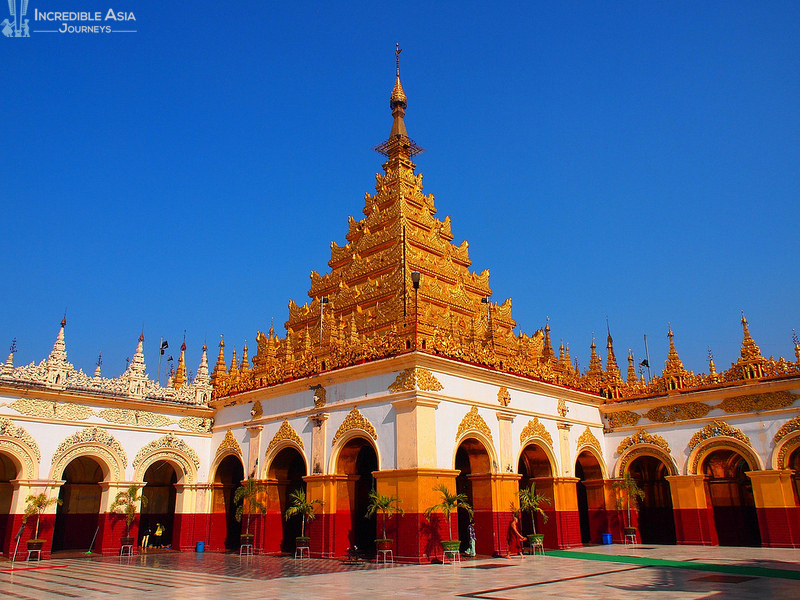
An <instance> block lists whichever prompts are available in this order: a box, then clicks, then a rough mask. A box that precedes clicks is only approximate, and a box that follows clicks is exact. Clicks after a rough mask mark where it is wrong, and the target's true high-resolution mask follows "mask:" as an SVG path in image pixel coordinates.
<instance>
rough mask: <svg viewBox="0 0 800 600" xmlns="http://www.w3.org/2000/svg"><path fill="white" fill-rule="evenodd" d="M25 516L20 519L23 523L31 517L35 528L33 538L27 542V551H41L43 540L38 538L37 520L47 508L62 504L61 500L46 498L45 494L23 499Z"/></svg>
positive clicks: (32, 495)
mask: <svg viewBox="0 0 800 600" xmlns="http://www.w3.org/2000/svg"><path fill="white" fill-rule="evenodd" d="M25 502H26V503H27V504H26V505H25V516H24V517H23V518H22V522H23V523H27V522H28V519H30V518H31V517H36V527H35V528H34V533H33V537H32V538H31V539H29V540H28V550H41V549H42V546H44V542H45V540H43V539H41V538H40V537H39V520H40V519H41V517H42V514H44V511H45V510H47V507H48V506H51V505H53V504H59V505H61V504H63V501H62V500H61V498H48V497H47V494H45V493H44V492H41V493H39V494H30V495H29V496H28V497H27V498H25Z"/></svg>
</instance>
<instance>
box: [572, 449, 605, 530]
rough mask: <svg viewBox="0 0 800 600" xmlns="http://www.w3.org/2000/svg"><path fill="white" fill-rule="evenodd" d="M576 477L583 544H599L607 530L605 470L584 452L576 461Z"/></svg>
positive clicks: (592, 456)
mask: <svg viewBox="0 0 800 600" xmlns="http://www.w3.org/2000/svg"><path fill="white" fill-rule="evenodd" d="M575 477H577V478H578V479H579V480H580V481H578V483H577V484H576V491H577V494H578V517H579V519H580V526H581V542H582V543H584V544H592V543H594V544H599V543H600V541H601V534H602V533H603V532H604V531H605V529H606V514H605V511H606V504H605V494H604V489H603V469H602V467H601V466H600V461H598V460H597V457H596V456H595V455H594V454H592V453H591V452H589V451H588V450H584V451H583V452H581V453H580V454H578V458H577V460H576V461H575Z"/></svg>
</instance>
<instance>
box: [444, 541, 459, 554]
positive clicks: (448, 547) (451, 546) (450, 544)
mask: <svg viewBox="0 0 800 600" xmlns="http://www.w3.org/2000/svg"><path fill="white" fill-rule="evenodd" d="M441 544H442V550H444V551H445V552H458V551H459V550H460V549H461V540H442V541H441Z"/></svg>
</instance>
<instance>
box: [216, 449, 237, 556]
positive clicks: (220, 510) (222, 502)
mask: <svg viewBox="0 0 800 600" xmlns="http://www.w3.org/2000/svg"><path fill="white" fill-rule="evenodd" d="M243 479H244V467H243V466H242V461H241V460H240V459H239V457H238V456H234V455H232V454H231V455H228V456H226V457H225V458H223V459H222V461H220V463H219V466H218V467H217V472H216V474H215V475H214V508H213V514H214V515H219V516H218V517H217V519H215V521H217V522H216V523H212V527H213V526H219V525H218V523H219V521H221V520H222V519H220V518H219V517H222V516H223V515H224V522H225V541H224V546H225V548H226V549H228V550H233V549H238V548H239V536H240V534H241V532H242V524H241V523H240V522H239V521H237V520H236V503H235V502H234V501H233V496H234V493H235V492H236V488H238V487H239V486H240V485H241V483H242V480H243ZM211 535H215V532H213V531H212V533H211ZM216 539H217V540H219V537H217V538H216ZM216 543H219V541H217V542H216ZM217 547H218V546H217Z"/></svg>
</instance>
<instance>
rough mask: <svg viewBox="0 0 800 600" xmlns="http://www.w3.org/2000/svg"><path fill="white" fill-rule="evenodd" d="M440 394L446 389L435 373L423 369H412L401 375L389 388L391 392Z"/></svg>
mask: <svg viewBox="0 0 800 600" xmlns="http://www.w3.org/2000/svg"><path fill="white" fill-rule="evenodd" d="M417 389H418V390H423V391H431V392H438V391H440V390H442V389H444V386H442V384H441V383H439V380H438V379H436V377H435V376H434V374H433V373H431V372H430V371H428V369H423V368H422V367H412V368H410V369H406V370H405V371H403V372H402V373H400V374H399V375H398V376H397V378H396V379H395V380H394V383H393V384H392V385H390V386H389V391H390V392H409V391H411V390H417Z"/></svg>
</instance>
